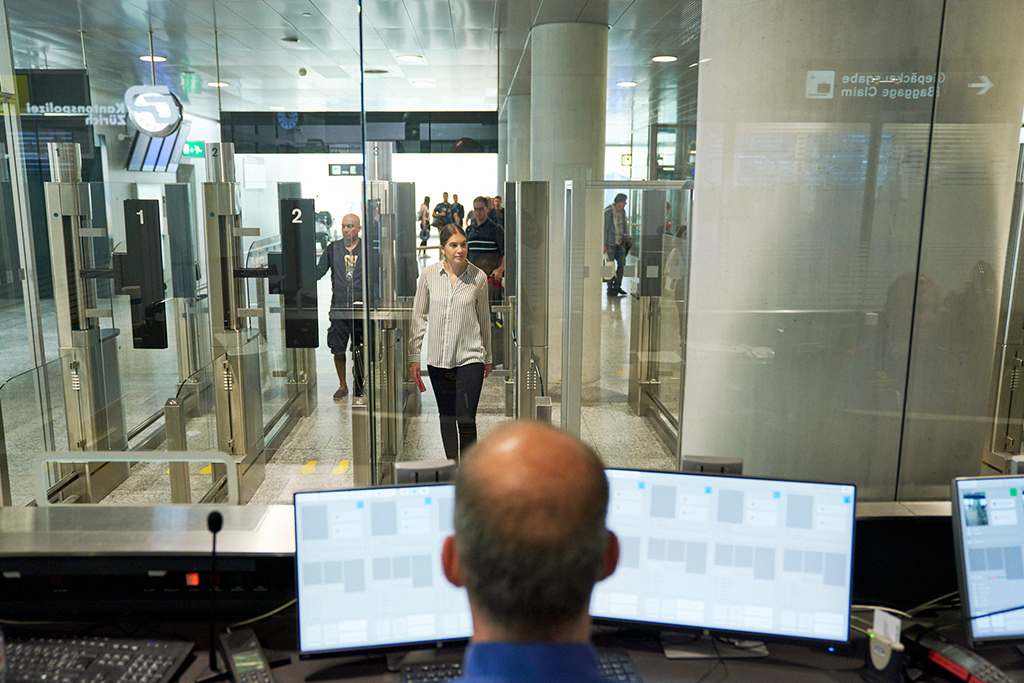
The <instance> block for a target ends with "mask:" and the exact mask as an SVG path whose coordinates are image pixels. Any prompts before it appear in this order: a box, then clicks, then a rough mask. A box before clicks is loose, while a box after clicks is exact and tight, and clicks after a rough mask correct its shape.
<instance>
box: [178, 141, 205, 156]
mask: <svg viewBox="0 0 1024 683" xmlns="http://www.w3.org/2000/svg"><path fill="white" fill-rule="evenodd" d="M181 156H183V157H205V156H206V147H205V146H204V145H203V143H201V142H186V143H185V147H184V148H183V149H182V152H181Z"/></svg>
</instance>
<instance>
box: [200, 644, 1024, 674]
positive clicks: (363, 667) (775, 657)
mask: <svg viewBox="0 0 1024 683" xmlns="http://www.w3.org/2000/svg"><path fill="white" fill-rule="evenodd" d="M646 645H647V647H646V648H645V649H633V648H630V655H631V657H632V658H633V662H634V663H635V664H636V667H637V669H638V670H639V671H640V675H641V677H642V678H643V680H644V682H645V683H669V682H670V681H688V682H690V683H694V682H696V681H697V680H698V679H702V677H703V679H702V680H703V681H704V682H705V683H722V682H724V681H731V682H734V683H747V682H749V683H755V682H756V683H862V681H861V679H860V677H859V675H858V673H857V670H858V668H859V667H860V665H861V664H862V663H863V659H857V658H852V657H845V656H841V655H834V654H826V653H820V652H812V651H810V650H808V648H806V647H802V646H797V645H774V646H771V647H769V657H768V658H766V659H746V660H737V659H732V660H726V661H725V665H724V666H723V665H722V664H721V663H720V662H718V661H717V660H711V661H709V660H670V659H667V658H666V657H665V656H664V654H662V653H661V651H660V650H658V651H652V650H651V649H649V648H650V645H651V644H646ZM207 657H208V655H206V653H199V657H198V658H197V659H196V661H195V662H193V663H192V665H191V666H190V667H189V669H188V670H187V671H186V672H185V674H184V675H183V676H182V677H181V681H182V683H194V681H195V680H196V678H197V677H198V676H200V675H202V674H203V672H204V671H205V669H206V665H207V663H208V659H207ZM273 673H274V677H275V679H276V680H277V682H278V683H299V682H302V683H307V682H309V683H313V682H315V681H324V682H326V681H336V680H337V681H351V682H352V683H396V682H397V681H398V680H399V679H400V677H399V674H398V673H394V672H390V671H387V670H386V666H385V664H384V660H383V658H380V657H377V658H373V659H360V658H351V657H350V658H339V659H315V660H298V658H297V657H293V661H292V663H291V664H289V665H287V666H283V667H279V668H277V669H274V672H273ZM1019 680H1021V681H1024V677H1022V678H1021V679H1019Z"/></svg>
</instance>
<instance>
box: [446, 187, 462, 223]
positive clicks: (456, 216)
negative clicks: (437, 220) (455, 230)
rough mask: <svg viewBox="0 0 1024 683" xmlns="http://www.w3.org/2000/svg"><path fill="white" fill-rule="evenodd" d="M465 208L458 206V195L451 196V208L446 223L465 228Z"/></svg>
mask: <svg viewBox="0 0 1024 683" xmlns="http://www.w3.org/2000/svg"><path fill="white" fill-rule="evenodd" d="M465 218H466V207H464V206H463V205H462V204H459V195H457V194H453V195H452V206H451V208H450V209H448V222H449V223H454V224H455V225H457V226H459V227H460V228H462V227H465V226H464V222H465Z"/></svg>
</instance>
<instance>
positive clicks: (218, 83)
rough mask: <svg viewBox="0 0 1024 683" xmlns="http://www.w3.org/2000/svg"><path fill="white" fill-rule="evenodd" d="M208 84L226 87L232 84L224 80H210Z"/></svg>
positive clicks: (213, 86) (212, 86)
mask: <svg viewBox="0 0 1024 683" xmlns="http://www.w3.org/2000/svg"><path fill="white" fill-rule="evenodd" d="M206 85H208V86H210V87H211V88H226V87H228V85H230V83H225V82H224V81H210V82H209V83H207V84H206Z"/></svg>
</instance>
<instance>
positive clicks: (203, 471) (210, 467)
mask: <svg viewBox="0 0 1024 683" xmlns="http://www.w3.org/2000/svg"><path fill="white" fill-rule="evenodd" d="M210 472H213V465H207V466H206V467H204V468H203V469H201V470H199V474H209V473H210Z"/></svg>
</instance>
